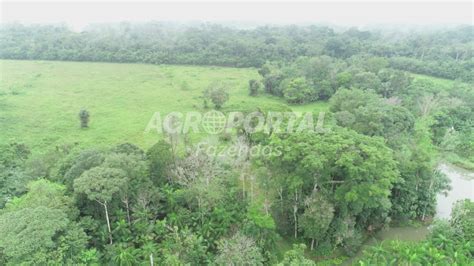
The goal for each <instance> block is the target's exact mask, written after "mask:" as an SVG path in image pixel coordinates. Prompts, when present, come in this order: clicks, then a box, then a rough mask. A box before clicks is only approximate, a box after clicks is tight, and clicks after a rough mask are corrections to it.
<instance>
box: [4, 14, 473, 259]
mask: <svg viewBox="0 0 474 266" xmlns="http://www.w3.org/2000/svg"><path fill="white" fill-rule="evenodd" d="M473 29H474V28H473V27H472V26H463V27H461V26H459V27H455V28H449V29H436V30H426V31H412V32H401V31H400V32H397V31H393V30H386V31H384V30H383V29H374V30H370V31H364V30H359V29H357V28H349V29H333V28H330V27H323V26H279V27H277V26H272V27H270V26H266V27H257V28H253V29H236V28H231V27H225V26H219V25H212V24H209V25H208V24H206V25H196V26H182V25H175V24H161V23H146V24H131V23H120V24H109V25H98V26H94V27H92V26H91V27H89V28H87V29H85V30H84V31H82V32H75V31H71V30H69V29H68V28H67V27H64V26H24V25H20V24H12V25H8V26H2V28H1V30H0V58H2V59H19V60H61V61H102V62H120V63H125V62H128V63H130V62H133V63H150V64H190V65H217V66H229V67H254V68H256V69H257V71H258V74H259V75H258V76H259V79H255V80H249V81H248V84H249V87H248V94H249V95H250V96H249V97H274V98H277V99H278V100H280V104H278V105H268V106H266V105H261V106H255V107H252V108H250V109H245V110H239V111H243V112H244V113H252V112H255V111H259V112H262V113H263V114H264V115H265V116H269V115H270V112H272V111H282V110H291V108H292V107H294V106H301V105H305V104H309V103H314V102H319V101H324V102H327V103H328V105H329V111H328V113H327V114H326V116H327V117H326V120H325V124H324V128H323V129H324V130H321V131H318V132H313V130H303V131H301V132H298V133H278V132H273V131H269V132H248V131H246V130H245V129H239V130H236V131H235V132H232V133H231V134H228V135H225V134H222V135H219V140H220V143H221V145H224V146H229V147H239V149H241V148H242V147H245V150H250V149H251V148H252V147H263V146H265V147H270V148H273V149H280V150H281V151H282V152H281V153H276V154H270V155H267V154H259V155H257V156H250V155H249V154H247V153H245V154H241V153H237V154H231V155H229V154H223V155H222V154H219V156H211V155H210V154H207V153H205V152H202V151H201V150H199V149H198V148H197V147H196V146H195V144H196V143H194V142H193V141H192V140H190V139H189V136H186V135H179V134H177V135H175V134H165V136H164V137H163V139H161V140H159V141H157V142H156V143H155V144H154V145H153V146H151V147H139V146H137V145H135V144H134V143H117V144H116V145H114V146H111V147H107V148H103V147H82V146H80V145H70V144H64V143H58V144H57V145H52V146H51V147H49V149H45V150H44V151H42V152H38V154H35V153H34V152H33V151H32V149H30V147H28V146H27V145H25V144H24V143H22V142H21V141H4V142H1V143H0V265H32V264H38V265H43V264H44V265H49V264H52V265H56V264H66V265H102V264H111V265H155V264H156V265H318V264H322V265H335V264H340V263H342V262H344V261H345V260H346V259H347V258H348V257H353V256H355V254H357V252H358V251H359V249H360V248H361V246H362V245H363V243H364V241H365V240H366V239H367V237H369V236H371V235H373V234H375V233H376V232H378V231H381V230H384V229H386V228H388V227H390V226H392V225H398V224H425V223H430V222H431V221H432V219H433V217H434V215H435V212H436V209H435V206H436V196H437V195H438V194H439V193H444V192H447V191H449V188H450V186H449V179H448V178H447V177H446V176H445V175H444V174H443V173H441V172H440V171H439V170H438V168H437V164H438V162H439V161H440V157H441V156H442V155H443V154H445V153H450V154H451V153H452V154H455V156H456V158H462V161H463V162H464V166H472V165H474V131H473V128H474V90H473V89H472V82H473V80H472V78H473V76H474V75H473V74H474V72H473V69H474V61H473V58H472V45H473V44H474V39H473V38H474V37H473V35H472V31H473ZM413 73H417V74H424V75H429V76H434V77H439V78H444V79H450V80H454V82H453V84H454V85H453V86H450V87H449V88H445V87H440V86H438V85H437V84H436V83H434V82H430V81H428V80H425V79H414V78H413ZM202 89H203V90H204V89H205V88H202ZM219 89H220V88H219ZM219 89H214V88H211V89H208V90H206V91H204V93H203V95H204V96H203V97H204V98H205V100H209V101H210V102H212V103H214V104H215V107H216V109H219V110H220V111H222V112H224V113H227V112H230V111H234V110H230V109H226V108H222V107H223V106H224V107H225V103H226V101H227V100H228V98H229V96H228V95H227V94H225V90H224V89H222V90H219ZM214 96H215V97H214ZM206 97H208V98H209V99H207V98H206ZM0 107H1V106H0ZM199 108H201V107H199ZM202 108H204V109H205V110H210V109H212V108H213V107H212V106H208V105H207V102H206V106H204V107H202ZM275 109H278V110H275ZM78 112H79V110H78ZM94 115H96V114H93V113H92V114H91V118H90V119H94ZM314 116H315V120H316V119H317V117H318V114H316V113H315V114H314ZM80 119H81V123H82V127H84V128H87V123H88V120H89V113H88V112H87V111H86V110H81V111H80ZM282 123H284V124H285V123H289V121H286V120H284V121H283V122H282ZM78 130H87V129H79V128H78ZM430 227H431V230H430V233H429V235H428V237H427V238H426V239H425V240H423V241H422V242H420V243H411V242H404V241H395V242H390V243H386V244H384V245H381V246H377V247H373V248H370V249H369V250H367V251H366V252H365V253H364V254H363V255H362V256H360V257H358V258H357V261H355V262H354V263H355V264H357V265H430V264H435V265H448V264H454V265H467V264H469V263H471V262H472V259H473V257H474V252H473V244H474V243H473V242H472V241H473V239H474V231H473V228H474V203H473V202H471V201H470V200H465V201H459V202H457V203H456V205H455V206H454V208H453V212H452V215H451V218H450V219H449V220H435V221H434V222H433V223H432V224H431V226H430ZM282 243H287V244H288V243H290V244H289V245H290V248H289V249H287V250H284V249H282V248H281V245H282Z"/></svg>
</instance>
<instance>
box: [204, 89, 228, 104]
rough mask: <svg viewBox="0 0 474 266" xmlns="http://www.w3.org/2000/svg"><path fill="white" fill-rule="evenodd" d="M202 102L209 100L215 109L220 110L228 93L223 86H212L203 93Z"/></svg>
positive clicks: (226, 99)
mask: <svg viewBox="0 0 474 266" xmlns="http://www.w3.org/2000/svg"><path fill="white" fill-rule="evenodd" d="M203 96H204V102H205V103H206V102H207V100H210V101H211V102H212V103H213V104H214V106H215V107H216V109H220V108H221V107H222V106H223V105H224V104H225V103H226V102H227V101H228V100H229V93H228V92H227V89H226V88H225V87H224V85H221V84H217V85H212V86H211V87H210V88H208V89H207V90H205V91H204V95H203Z"/></svg>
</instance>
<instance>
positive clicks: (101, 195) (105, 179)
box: [74, 167, 128, 244]
mask: <svg viewBox="0 0 474 266" xmlns="http://www.w3.org/2000/svg"><path fill="white" fill-rule="evenodd" d="M127 182H128V181H127V178H126V173H125V172H124V171H122V170H119V169H114V168H105V167H95V168H92V169H90V170H87V171H86V172H84V173H83V174H82V175H81V176H80V177H79V178H77V179H76V180H74V190H75V191H76V192H78V193H84V194H86V196H87V198H88V199H90V200H94V201H96V202H98V203H99V204H100V205H102V206H103V207H104V211H105V218H106V220H107V229H108V231H109V240H110V244H112V243H113V241H112V230H111V228H110V218H109V211H108V209H107V206H108V202H110V201H111V200H112V197H113V196H114V194H116V193H118V192H120V191H122V190H123V189H124V187H125V186H126V185H127Z"/></svg>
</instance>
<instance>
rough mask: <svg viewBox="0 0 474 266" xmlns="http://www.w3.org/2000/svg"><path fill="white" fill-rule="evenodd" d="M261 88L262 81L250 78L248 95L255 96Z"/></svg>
mask: <svg viewBox="0 0 474 266" xmlns="http://www.w3.org/2000/svg"><path fill="white" fill-rule="evenodd" d="M261 88H262V83H261V82H260V81H258V80H255V79H251V80H249V95H250V96H257V95H258V93H259V91H260V90H261Z"/></svg>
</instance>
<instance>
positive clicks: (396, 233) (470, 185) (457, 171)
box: [344, 163, 474, 265]
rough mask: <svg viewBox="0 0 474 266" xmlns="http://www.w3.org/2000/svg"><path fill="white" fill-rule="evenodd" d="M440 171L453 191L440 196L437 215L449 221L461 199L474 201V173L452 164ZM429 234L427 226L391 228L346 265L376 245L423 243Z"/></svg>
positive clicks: (382, 232) (443, 166) (355, 260)
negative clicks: (401, 241) (385, 242)
mask: <svg viewBox="0 0 474 266" xmlns="http://www.w3.org/2000/svg"><path fill="white" fill-rule="evenodd" d="M438 169H439V170H440V171H441V172H442V173H444V174H445V175H446V176H447V177H448V178H449V179H450V180H451V183H450V186H451V190H450V191H448V193H447V194H446V195H443V194H439V195H438V197H437V203H436V215H435V218H438V219H448V218H449V216H450V215H451V209H452V207H453V203H455V202H456V201H458V200H461V199H471V200H472V201H474V172H471V171H468V170H465V169H462V168H459V167H456V166H454V165H451V164H446V163H441V164H440V165H439V166H438ZM428 233H429V230H428V227H427V226H420V227H409V226H407V227H391V228H389V229H387V230H383V231H381V232H379V233H377V234H376V236H375V237H372V238H371V239H368V240H367V241H366V243H365V244H364V245H363V247H362V248H361V250H360V251H359V252H358V253H357V255H356V256H355V257H353V258H351V259H350V260H348V261H347V262H345V263H344V265H352V264H354V263H355V262H357V258H359V257H360V256H362V253H363V251H364V250H365V249H367V248H369V247H370V246H373V245H376V244H378V243H380V242H381V241H384V240H403V241H421V240H423V239H425V238H426V235H427V234H428Z"/></svg>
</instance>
